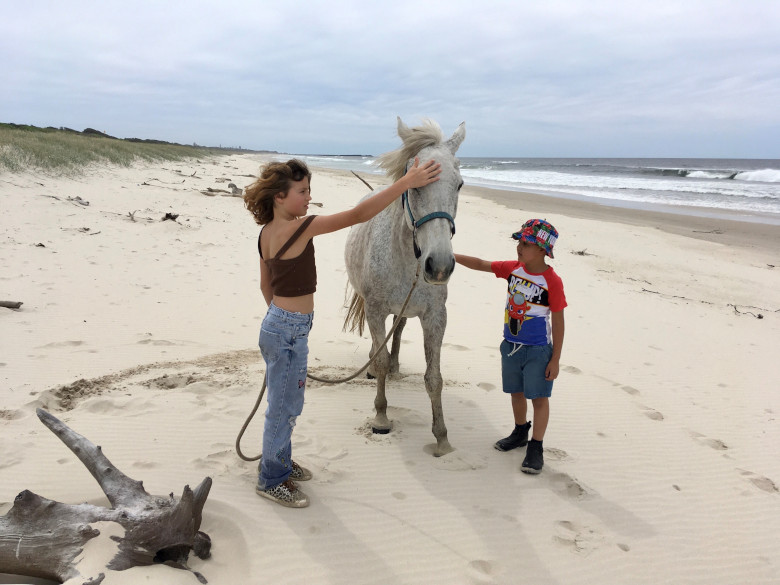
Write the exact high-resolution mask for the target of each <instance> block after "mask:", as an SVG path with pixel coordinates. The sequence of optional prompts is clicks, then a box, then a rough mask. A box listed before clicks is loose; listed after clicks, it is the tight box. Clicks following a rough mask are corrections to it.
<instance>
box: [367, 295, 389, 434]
mask: <svg viewBox="0 0 780 585" xmlns="http://www.w3.org/2000/svg"><path fill="white" fill-rule="evenodd" d="M386 317H387V314H382V315H381V316H380V314H379V311H376V310H366V320H367V321H368V329H369V331H370V332H371V343H372V346H371V352H372V355H373V353H374V352H375V351H377V348H379V347H381V345H382V342H383V341H384V340H385V335H386V333H385V318H386ZM371 366H372V368H371V369H372V370H373V372H372V374H373V375H374V377H375V378H376V398H374V408H375V409H376V416H375V417H374V420H373V421H372V422H371V428H372V430H373V431H374V432H375V433H378V434H386V433H389V432H390V429H392V428H393V423H392V422H390V419H388V418H387V397H386V396H385V381H386V380H387V372H388V370H389V369H390V352H389V351H387V347H382V349H380V350H379V353H378V355H377V356H376V359H375V360H374V362H373V363H372V364H371Z"/></svg>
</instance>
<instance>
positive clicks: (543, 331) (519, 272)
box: [490, 260, 566, 345]
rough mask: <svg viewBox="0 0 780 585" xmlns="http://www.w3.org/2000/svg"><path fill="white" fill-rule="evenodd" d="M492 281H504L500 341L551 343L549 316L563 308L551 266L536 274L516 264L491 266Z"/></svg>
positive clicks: (563, 299) (558, 282)
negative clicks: (493, 277) (502, 339)
mask: <svg viewBox="0 0 780 585" xmlns="http://www.w3.org/2000/svg"><path fill="white" fill-rule="evenodd" d="M490 269H491V270H492V271H493V274H495V275H496V278H503V279H505V280H506V281H507V284H508V286H507V295H506V309H505V311H504V339H506V340H507V341H511V342H512V343H522V344H523V345H547V344H548V343H552V332H551V327H550V312H557V311H561V310H563V309H564V307H566V295H564V293H563V281H562V280H561V278H560V277H559V276H558V275H557V274H556V273H555V271H554V270H553V269H552V267H551V266H548V267H547V269H546V270H545V271H544V272H542V273H540V274H533V273H531V272H527V271H526V270H525V265H524V264H523V263H521V262H518V261H517V260H509V261H506V262H501V261H499V262H491V263H490Z"/></svg>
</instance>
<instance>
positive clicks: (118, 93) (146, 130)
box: [0, 0, 780, 158]
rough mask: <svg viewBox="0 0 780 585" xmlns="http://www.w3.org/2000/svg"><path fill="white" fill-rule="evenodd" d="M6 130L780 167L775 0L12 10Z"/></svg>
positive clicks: (162, 3) (160, 4)
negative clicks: (424, 146) (419, 128)
mask: <svg viewBox="0 0 780 585" xmlns="http://www.w3.org/2000/svg"><path fill="white" fill-rule="evenodd" d="M0 53H1V55H2V63H3V65H2V71H3V75H2V78H3V82H2V88H0V122H14V123H18V124H34V125H36V126H57V127H58V126H66V127H69V128H74V129H77V130H83V129H84V128H87V127H91V128H95V129H98V130H102V131H104V132H107V133H109V134H111V135H113V136H118V137H121V138H128V137H138V138H157V139H162V140H169V141H175V142H182V143H193V142H197V143H198V144H203V145H209V146H218V145H222V146H241V147H243V148H252V149H270V150H278V151H281V152H288V153H297V154H304V153H325V154H378V153H380V152H384V151H386V150H390V149H392V148H395V147H396V145H397V138H396V136H395V119H396V116H401V117H402V118H403V119H404V121H405V122H407V123H409V124H414V123H416V122H419V121H420V119H421V118H423V117H430V118H433V119H434V120H436V121H437V122H439V124H440V125H441V126H442V128H443V130H444V132H445V133H446V134H447V135H449V134H450V133H451V132H452V131H453V130H454V129H455V127H456V126H457V125H458V124H459V123H460V122H462V121H465V122H466V129H467V138H466V141H465V142H464V144H463V146H462V147H461V150H460V152H459V154H461V155H463V156H491V155H496V156H498V155H501V156H594V157H598V156H660V157H666V156H669V157H726V158H730V157H744V158H779V157H780V139H778V137H779V136H780V107H778V104H780V2H777V1H776V0H739V1H738V0H676V1H669V0H653V1H652V2H647V1H641V2H640V1H638V0H634V1H632V0H579V1H568V2H566V1H555V0H545V1H544V2H534V1H530V0H513V1H493V0H483V1H480V2H466V1H458V0H447V1H441V2H419V1H418V2H407V1H405V0H397V1H393V2H385V1H377V2H367V1H365V0H363V1H359V2H358V1H338V0H335V1H330V2H316V1H310V2H299V1H294V0H284V1H283V2H279V1H275V2H265V1H261V2H257V1H255V2H249V1H245V2H241V1H237V0H220V1H217V0H213V1H211V2H184V1H182V2H173V1H166V0H157V1H154V2H128V1H125V2H115V1H104V2H94V1H85V0H67V1H56V2H55V1H52V2H41V1H35V0H25V1H17V0H10V1H8V0H7V1H5V2H3V5H2V18H0Z"/></svg>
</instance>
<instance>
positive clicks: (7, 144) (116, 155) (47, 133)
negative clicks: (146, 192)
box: [0, 123, 252, 175]
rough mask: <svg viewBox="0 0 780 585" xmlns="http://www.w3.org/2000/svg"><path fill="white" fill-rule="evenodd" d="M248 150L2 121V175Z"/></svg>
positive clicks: (71, 170) (59, 172) (64, 172)
mask: <svg viewBox="0 0 780 585" xmlns="http://www.w3.org/2000/svg"><path fill="white" fill-rule="evenodd" d="M234 152H241V153H247V152H252V151H249V150H242V149H235V148H214V147H205V146H198V145H192V146H189V145H184V144H176V143H171V142H164V141H161V140H142V139H139V138H123V139H119V138H114V137H113V136H109V135H107V134H105V133H103V132H99V131H97V130H93V129H91V128H87V129H86V130H84V131H83V132H79V131H77V130H71V129H69V128H51V127H49V128H39V127H37V126H25V125H20V124H3V123H0V174H2V173H5V172H12V173H13V172H20V171H24V170H36V171H42V172H44V173H49V174H54V175H68V174H71V173H74V172H76V171H78V170H79V169H83V168H84V167H86V166H89V165H92V164H112V165H117V166H123V167H129V166H131V165H132V164H134V163H135V162H138V161H166V160H183V159H187V158H203V157H210V156H218V155H225V154H231V153H234Z"/></svg>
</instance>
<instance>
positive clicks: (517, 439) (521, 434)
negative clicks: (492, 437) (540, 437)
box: [493, 422, 531, 451]
mask: <svg viewBox="0 0 780 585" xmlns="http://www.w3.org/2000/svg"><path fill="white" fill-rule="evenodd" d="M530 428H531V423H530V422H527V423H525V424H524V425H515V430H514V431H512V434H511V435H509V436H508V437H506V438H504V439H501V440H500V441H496V444H495V445H493V446H494V447H495V448H496V449H498V450H499V451H511V450H512V449H517V448H518V447H522V446H524V445H526V444H527V443H528V430H529V429H530Z"/></svg>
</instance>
